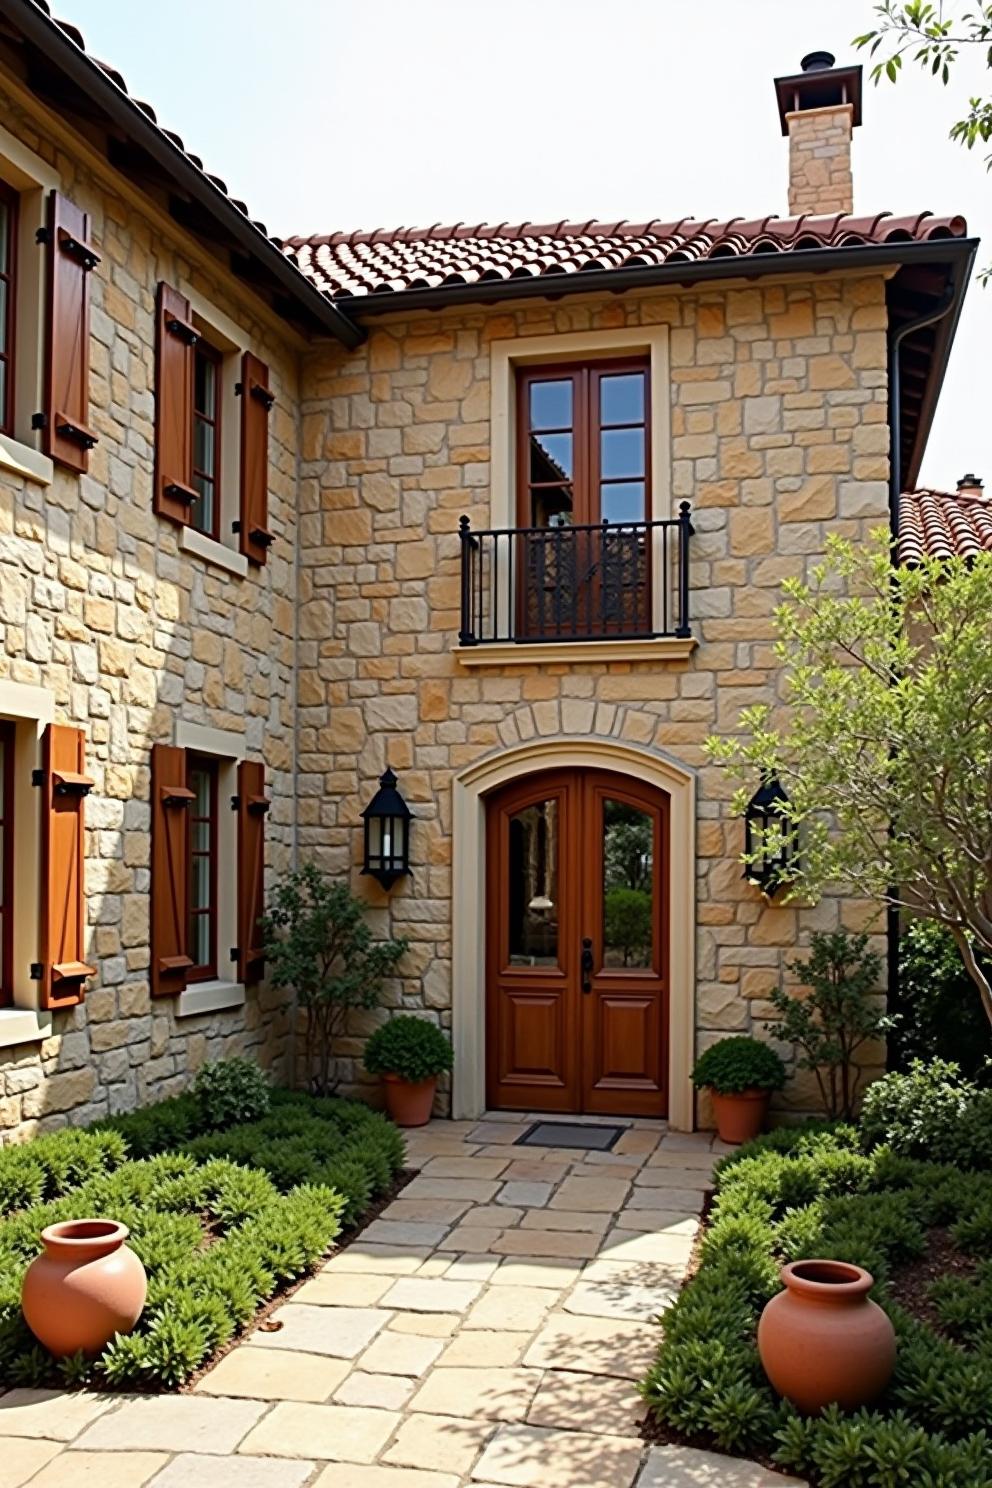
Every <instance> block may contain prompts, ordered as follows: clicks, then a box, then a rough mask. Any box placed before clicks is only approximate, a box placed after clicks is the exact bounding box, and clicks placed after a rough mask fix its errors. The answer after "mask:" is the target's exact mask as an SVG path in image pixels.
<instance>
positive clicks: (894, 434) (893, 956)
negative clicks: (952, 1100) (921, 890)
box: [885, 280, 957, 1012]
mask: <svg viewBox="0 0 992 1488" xmlns="http://www.w3.org/2000/svg"><path fill="white" fill-rule="evenodd" d="M956 298H957V294H956V290H955V286H954V282H953V280H952V282H951V283H950V284H948V286H947V288H946V289H945V290H944V293H943V294H942V295H941V297H940V299H939V300H938V301H937V304H936V306H935V307H934V308H933V309H932V310H928V311H926V312H925V313H924V314H923V315H917V316H916V317H915V318H914V319H913V320H908V321H906V323H905V325H901V326H900V327H899V329H898V330H896V331H893V332H891V333H890V335H889V440H890V444H889V532H890V535H891V537H892V541H893V543H895V542H898V540H899V497H900V496H901V495H902V406H901V397H902V386H901V376H900V370H899V352H900V350H901V347H902V343H903V341H904V340H905V338H906V337H907V336H910V335H912V333H913V332H914V331H921V330H923V328H924V327H925V326H929V325H934V324H936V322H937V321H940V320H943V319H944V316H945V315H947V314H948V313H949V312H950V310H951V309H952V308H953V306H954V302H955V299H956ZM890 831H891V828H890ZM885 959H886V973H887V975H886V1005H887V1007H888V1010H889V1012H892V1010H893V1009H894V1008H896V1007H898V1005H899V992H900V987H899V911H898V909H896V907H895V906H894V905H893V904H890V905H889V907H888V909H887V910H886V912H885Z"/></svg>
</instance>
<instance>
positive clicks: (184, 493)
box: [154, 284, 199, 524]
mask: <svg viewBox="0 0 992 1488" xmlns="http://www.w3.org/2000/svg"><path fill="white" fill-rule="evenodd" d="M198 339H199V336H198V333H197V331H196V328H195V327H194V325H193V323H192V321H191V319H190V306H189V300H187V299H186V297H185V296H184V295H181V294H180V293H179V291H178V290H177V289H172V288H171V287H170V286H169V285H168V284H160V285H159V287H158V312H157V325H156V332H155V498H154V508H155V510H156V512H158V514H159V516H160V517H168V518H169V519H170V521H173V522H181V523H183V524H185V523H187V522H188V521H189V517H190V510H191V508H192V505H193V502H194V501H195V500H196V490H195V489H194V487H193V486H192V485H190V480H191V478H192V474H193V347H194V346H195V345H196V343H197V341H198Z"/></svg>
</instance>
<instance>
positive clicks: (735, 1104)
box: [710, 1088, 771, 1147]
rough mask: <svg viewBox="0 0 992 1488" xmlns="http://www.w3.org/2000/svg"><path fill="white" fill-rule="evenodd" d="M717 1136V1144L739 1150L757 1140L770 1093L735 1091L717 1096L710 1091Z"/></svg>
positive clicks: (763, 1091) (768, 1091) (765, 1091)
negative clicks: (743, 1144) (720, 1143)
mask: <svg viewBox="0 0 992 1488" xmlns="http://www.w3.org/2000/svg"><path fill="white" fill-rule="evenodd" d="M710 1100H711V1101H712V1102H713V1116H714V1118H715V1120H716V1130H717V1136H718V1137H719V1138H720V1141H721V1142H729V1143H731V1144H732V1145H733V1146H735V1147H739V1146H740V1144H741V1143H742V1142H750V1141H751V1140H752V1139H753V1138H754V1137H757V1136H760V1134H761V1130H762V1128H763V1127H764V1124H765V1117H766V1116H767V1115H768V1102H769V1101H770V1100H771V1091H770V1090H759V1089H757V1088H753V1089H751V1090H738V1091H736V1092H735V1093H734V1094H733V1095H719V1094H718V1093H717V1092H716V1091H715V1090H713V1089H712V1088H711V1089H710Z"/></svg>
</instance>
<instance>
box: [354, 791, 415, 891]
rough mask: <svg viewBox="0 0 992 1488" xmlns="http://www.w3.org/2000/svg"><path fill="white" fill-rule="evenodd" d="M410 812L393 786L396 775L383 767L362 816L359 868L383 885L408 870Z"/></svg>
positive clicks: (387, 885)
mask: <svg viewBox="0 0 992 1488" xmlns="http://www.w3.org/2000/svg"><path fill="white" fill-rule="evenodd" d="M412 815H413V813H412V812H411V810H410V808H409V806H408V805H407V804H406V802H405V801H404V799H403V797H402V796H401V795H400V793H399V791H398V790H397V788H396V776H395V775H394V774H393V772H392V770H389V769H387V770H385V771H384V772H383V774H382V775H380V777H379V789H378V790H377V791H376V793H375V795H374V796H373V797H372V799H371V801H370V802H369V804H368V805H367V806H366V808H365V810H364V811H363V812H362V819H363V821H364V822H365V857H364V862H363V864H362V872H363V873H369V874H371V875H372V877H373V878H377V879H378V880H379V882H380V883H381V884H382V887H383V888H384V889H389V888H392V886H393V884H394V883H395V882H396V880H397V879H398V878H402V877H403V875H404V874H405V873H409V872H410V821H411V819H412Z"/></svg>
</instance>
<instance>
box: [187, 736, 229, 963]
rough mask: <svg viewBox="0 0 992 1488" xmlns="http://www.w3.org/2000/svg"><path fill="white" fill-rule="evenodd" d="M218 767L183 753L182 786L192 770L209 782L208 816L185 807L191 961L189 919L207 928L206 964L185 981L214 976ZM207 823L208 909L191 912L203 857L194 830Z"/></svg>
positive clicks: (208, 758) (207, 758) (213, 760)
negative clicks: (203, 921)
mask: <svg viewBox="0 0 992 1488" xmlns="http://www.w3.org/2000/svg"><path fill="white" fill-rule="evenodd" d="M220 764H221V761H220V760H219V759H218V757H217V756H216V755H214V754H198V753H196V752H195V751H194V750H190V749H188V750H187V751H186V783H187V786H189V783H190V777H191V775H192V773H193V771H194V770H199V771H202V772H203V773H204V774H205V775H206V776H207V777H208V779H209V781H210V807H209V814H208V815H207V816H205V817H203V816H197V815H196V802H195V796H194V800H193V801H191V802H190V807H189V846H188V863H189V866H188V872H187V890H186V895H187V905H186V927H187V928H186V934H187V937H188V946H187V954H188V955H189V957H190V959H191V960H192V955H193V943H194V939H195V937H194V935H193V917H194V915H198V916H199V915H206V917H207V925H208V931H209V935H208V940H209V956H208V959H207V961H206V962H204V963H202V964H201V963H196V962H194V964H193V965H192V966H190V968H189V970H188V972H187V973H186V981H187V982H188V983H192V982H211V981H214V980H215V979H216V977H217V975H218V972H217V965H218V957H217V939H218V920H219V917H220V903H219V886H220V885H219V873H218V856H219V852H218V848H219V844H220ZM204 821H205V822H207V824H208V826H209V828H210V846H209V848H208V850H207V853H206V854H205V856H206V857H207V859H208V863H209V869H210V872H209V877H208V883H209V898H210V902H209V905H208V906H207V908H206V909H205V910H194V909H193V902H192V901H193V860H194V858H196V857H201V856H204V854H202V853H200V852H198V851H197V849H195V848H194V846H193V843H194V841H195V835H196V828H197V826H198V825H199V824H200V823H201V822H204Z"/></svg>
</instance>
